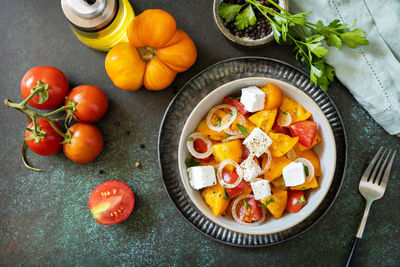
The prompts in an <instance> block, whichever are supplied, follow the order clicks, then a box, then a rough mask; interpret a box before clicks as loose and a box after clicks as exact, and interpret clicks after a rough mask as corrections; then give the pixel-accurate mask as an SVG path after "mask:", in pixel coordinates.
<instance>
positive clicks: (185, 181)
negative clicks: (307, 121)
mask: <svg viewBox="0 0 400 267" xmlns="http://www.w3.org/2000/svg"><path fill="white" fill-rule="evenodd" d="M254 80H258V81H259V80H263V81H264V82H266V83H269V82H271V83H274V82H278V83H284V84H285V85H286V86H287V87H289V88H290V90H294V91H295V92H296V93H298V94H300V95H302V96H303V97H305V98H308V100H310V102H311V103H312V104H313V105H314V106H315V107H316V110H317V111H318V113H320V114H319V115H320V116H321V118H322V119H323V121H324V124H325V125H327V126H328V135H329V139H330V140H331V141H332V144H333V145H332V147H333V153H334V156H333V159H334V162H333V164H332V166H334V167H333V168H332V171H331V173H330V175H329V177H328V178H329V183H328V185H327V186H326V187H325V188H324V189H325V190H324V191H323V192H322V195H321V197H320V198H319V199H318V200H317V203H315V204H314V206H313V207H312V209H310V210H309V211H308V213H306V214H304V215H303V216H302V217H301V218H300V219H298V220H295V221H294V222H293V223H291V224H289V225H287V226H285V227H281V228H277V229H275V230H270V231H264V232H259V231H257V232H254V231H253V232H252V231H244V230H241V229H237V228H235V227H231V226H230V225H227V224H225V223H223V222H222V221H220V220H218V217H217V216H207V212H206V211H205V210H204V209H203V207H202V206H201V205H199V204H198V203H197V201H195V198H194V196H193V194H192V192H191V190H189V188H190V185H189V183H188V179H185V174H186V176H187V171H186V166H185V164H184V163H183V162H184V160H182V156H183V153H182V151H183V147H184V146H186V142H185V141H184V140H186V138H187V137H186V136H183V133H184V132H185V131H184V130H185V129H186V128H187V127H188V124H189V122H190V121H191V119H192V117H193V116H194V115H195V114H196V113H197V111H198V109H200V106H202V105H203V103H205V102H207V101H208V99H209V98H211V97H212V96H213V95H215V94H217V92H219V91H223V90H224V89H226V88H229V87H230V86H232V85H233V84H236V83H239V82H246V81H254ZM204 115H205V114H204ZM203 117H204V116H203ZM336 153H337V151H336V141H335V137H334V134H333V131H332V127H331V126H330V123H329V121H328V119H327V118H326V116H325V114H324V113H323V111H322V110H321V108H320V107H319V106H318V105H317V104H316V103H315V101H314V100H313V99H312V98H311V97H310V96H308V95H307V94H306V93H305V92H303V91H302V90H300V89H298V88H297V87H295V86H294V85H292V84H290V83H287V82H285V81H282V80H279V79H274V78H267V77H247V78H240V79H236V80H233V81H230V82H227V83H224V84H223V85H221V86H219V87H217V88H216V89H214V90H213V91H211V92H210V93H208V94H207V95H206V96H205V97H204V98H203V99H202V100H201V101H200V102H199V103H198V104H197V105H196V107H195V108H194V109H193V110H192V112H191V113H190V115H189V117H188V119H187V120H186V122H185V125H184V126H183V128H182V132H181V135H180V138H179V147H178V167H179V173H180V177H181V180H182V183H183V185H184V187H185V190H186V193H187V194H188V195H189V198H190V200H191V201H192V202H193V203H194V204H195V206H196V207H197V208H198V209H199V210H200V212H201V213H202V214H203V215H204V216H205V217H206V218H208V219H210V220H211V221H213V222H214V223H216V224H217V225H219V226H221V227H223V228H226V229H228V230H231V231H234V232H238V233H243V234H249V235H264V234H273V233H278V232H282V231H285V230H287V229H290V228H292V227H294V226H295V225H297V224H299V223H301V222H302V221H304V220H305V219H306V218H307V217H309V216H310V215H311V214H312V213H313V212H314V211H315V210H316V209H317V208H318V207H319V205H320V204H321V202H322V201H323V200H324V198H325V196H326V194H327V193H328V191H329V188H330V186H331V184H332V180H333V177H334V175H335V166H336V159H337V154H336ZM325 179H326V178H325ZM321 189H322V188H319V190H321ZM203 201H204V200H203ZM237 225H238V226H241V225H240V224H237ZM261 225H262V224H261ZM247 228H248V229H249V230H250V229H252V227H247Z"/></svg>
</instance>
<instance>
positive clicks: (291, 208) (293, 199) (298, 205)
mask: <svg viewBox="0 0 400 267" xmlns="http://www.w3.org/2000/svg"><path fill="white" fill-rule="evenodd" d="M306 204H307V200H306V198H305V197H304V192H303V191H302V190H289V192H288V200H287V203H286V210H287V211H288V212H292V213H297V212H299V210H301V209H302V208H303V207H304V206H305V205H306Z"/></svg>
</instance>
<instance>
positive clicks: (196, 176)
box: [187, 166, 217, 190]
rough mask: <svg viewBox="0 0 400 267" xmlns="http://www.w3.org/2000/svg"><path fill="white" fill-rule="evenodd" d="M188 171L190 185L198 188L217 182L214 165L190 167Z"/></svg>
mask: <svg viewBox="0 0 400 267" xmlns="http://www.w3.org/2000/svg"><path fill="white" fill-rule="evenodd" d="M187 171H188V173H189V182H190V185H191V186H192V187H193V188H194V189H196V190H199V189H202V188H204V187H207V186H212V185H216V184H217V178H216V177H215V170H214V167H213V166H195V167H191V168H189V169H188V170H187Z"/></svg>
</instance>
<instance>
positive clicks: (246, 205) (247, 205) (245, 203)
mask: <svg viewBox="0 0 400 267" xmlns="http://www.w3.org/2000/svg"><path fill="white" fill-rule="evenodd" d="M243 204H244V208H245V209H246V210H247V208H248V207H249V204H247V202H246V200H245V199H243Z"/></svg>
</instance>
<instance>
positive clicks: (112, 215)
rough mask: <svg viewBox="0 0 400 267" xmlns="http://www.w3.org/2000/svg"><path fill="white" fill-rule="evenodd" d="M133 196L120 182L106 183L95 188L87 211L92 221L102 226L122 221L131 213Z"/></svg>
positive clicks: (126, 186)
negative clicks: (89, 212) (92, 218)
mask: <svg viewBox="0 0 400 267" xmlns="http://www.w3.org/2000/svg"><path fill="white" fill-rule="evenodd" d="M134 206H135V196H134V195H133V192H132V190H131V189H130V187H129V186H128V185H127V184H125V183H123V182H121V181H116V180H113V181H108V182H105V183H102V184H100V185H99V186H98V187H96V188H95V189H94V190H93V192H92V193H91V194H90V197H89V209H90V211H91V212H92V213H93V216H94V219H95V220H96V221H97V222H98V223H100V224H103V225H110V224H116V223H120V222H122V221H124V220H125V219H126V218H128V217H129V215H130V214H131V213H132V210H133V207H134Z"/></svg>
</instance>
